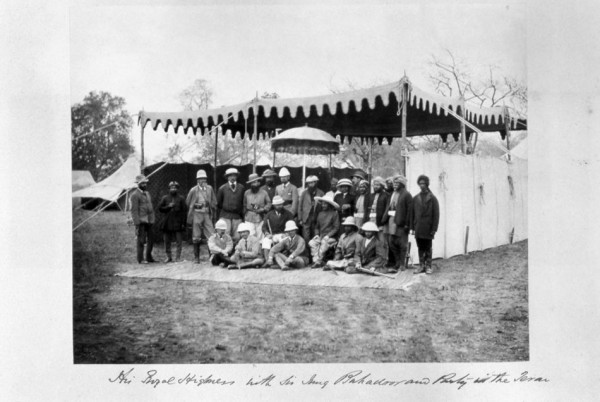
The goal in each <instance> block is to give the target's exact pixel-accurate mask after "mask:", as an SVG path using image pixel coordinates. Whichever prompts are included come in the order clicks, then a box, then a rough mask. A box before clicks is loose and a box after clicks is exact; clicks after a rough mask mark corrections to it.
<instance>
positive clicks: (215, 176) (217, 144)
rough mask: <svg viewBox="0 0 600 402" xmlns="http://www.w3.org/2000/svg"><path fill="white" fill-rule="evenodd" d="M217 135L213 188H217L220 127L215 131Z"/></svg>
mask: <svg viewBox="0 0 600 402" xmlns="http://www.w3.org/2000/svg"><path fill="white" fill-rule="evenodd" d="M214 133H215V169H214V170H213V180H214V182H213V186H214V188H217V151H218V150H219V127H217V128H216V129H215V131H214Z"/></svg>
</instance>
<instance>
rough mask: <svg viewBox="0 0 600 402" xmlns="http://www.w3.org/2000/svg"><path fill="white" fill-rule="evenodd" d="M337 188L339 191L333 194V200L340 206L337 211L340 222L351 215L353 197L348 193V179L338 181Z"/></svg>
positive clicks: (349, 182)
mask: <svg viewBox="0 0 600 402" xmlns="http://www.w3.org/2000/svg"><path fill="white" fill-rule="evenodd" d="M337 188H338V190H339V191H340V192H339V193H338V194H336V195H335V197H334V198H333V201H334V202H335V203H336V204H338V205H339V206H340V209H339V211H338V212H339V215H340V222H341V221H343V220H344V219H346V218H347V217H349V216H352V215H353V210H354V201H355V197H354V195H353V194H350V189H351V188H352V182H351V181H350V180H349V179H341V180H340V181H338V183H337Z"/></svg>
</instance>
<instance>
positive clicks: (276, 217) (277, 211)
mask: <svg viewBox="0 0 600 402" xmlns="http://www.w3.org/2000/svg"><path fill="white" fill-rule="evenodd" d="M283 204H284V201H283V198H281V197H280V196H278V195H276V196H275V198H273V202H272V205H273V209H271V210H270V211H269V212H268V213H267V215H265V220H264V222H263V226H262V230H263V239H262V250H263V255H264V257H265V260H267V259H268V258H269V251H270V250H271V248H272V247H273V246H274V245H275V244H277V243H279V242H280V241H282V240H283V238H284V237H285V224H286V222H288V221H291V220H293V219H294V216H293V215H292V213H291V212H290V211H288V210H287V209H285V208H284V207H283ZM265 266H266V263H265Z"/></svg>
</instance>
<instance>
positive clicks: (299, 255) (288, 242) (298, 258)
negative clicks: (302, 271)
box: [266, 221, 308, 271]
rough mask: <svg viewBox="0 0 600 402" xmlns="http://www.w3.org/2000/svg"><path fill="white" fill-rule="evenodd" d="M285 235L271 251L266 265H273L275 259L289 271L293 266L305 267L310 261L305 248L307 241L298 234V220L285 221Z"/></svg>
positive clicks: (283, 269)
mask: <svg viewBox="0 0 600 402" xmlns="http://www.w3.org/2000/svg"><path fill="white" fill-rule="evenodd" d="M285 234H286V235H287V237H285V238H284V239H283V240H282V241H280V242H279V243H277V244H276V245H275V246H273V248H272V249H271V251H270V252H269V257H268V259H267V262H266V265H270V266H272V265H273V259H275V261H276V262H277V265H278V266H279V268H281V270H282V271H287V270H289V269H292V268H304V267H305V266H306V264H307V262H308V258H306V256H305V255H304V254H305V249H306V243H305V242H304V239H303V238H302V236H300V235H299V234H298V226H296V222H294V221H287V222H286V223H285Z"/></svg>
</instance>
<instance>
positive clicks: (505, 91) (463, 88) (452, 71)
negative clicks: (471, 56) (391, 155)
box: [420, 49, 527, 149]
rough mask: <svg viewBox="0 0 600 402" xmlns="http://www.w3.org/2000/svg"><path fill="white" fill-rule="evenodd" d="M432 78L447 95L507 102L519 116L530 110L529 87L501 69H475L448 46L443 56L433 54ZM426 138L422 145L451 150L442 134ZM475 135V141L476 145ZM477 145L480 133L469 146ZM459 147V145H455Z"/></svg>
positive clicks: (483, 102)
mask: <svg viewBox="0 0 600 402" xmlns="http://www.w3.org/2000/svg"><path fill="white" fill-rule="evenodd" d="M428 64H429V68H430V73H429V79H430V82H431V83H432V85H433V87H434V90H435V91H436V92H437V93H439V94H441V95H444V96H447V97H454V98H457V97H458V98H462V99H464V101H465V102H467V103H468V102H470V103H474V104H476V105H477V106H479V107H493V106H499V105H505V106H507V107H508V108H510V109H511V110H512V111H514V112H515V113H516V114H517V115H518V116H519V117H524V116H525V115H526V113H527V86H526V85H525V84H523V83H521V82H518V81H517V80H516V79H514V78H512V77H508V76H503V75H502V72H501V71H500V68H499V67H497V66H494V65H488V66H486V67H485V68H484V69H483V71H482V70H479V71H473V69H472V68H471V67H470V64H469V63H468V62H467V61H465V60H464V59H461V58H457V57H455V55H454V54H453V53H452V51H450V50H448V49H444V54H443V56H442V57H438V56H436V55H431V59H430V61H429V63H428ZM428 137H429V138H426V139H425V140H424V141H421V142H420V145H424V144H425V145H428V146H429V147H430V148H436V146H437V149H448V148H447V147H448V144H443V142H442V141H441V139H440V138H439V136H434V137H433V138H431V137H430V136H428ZM473 138H475V140H474V141H475V143H474V144H473ZM476 144H477V135H475V136H471V138H470V141H469V143H468V146H469V148H473V147H474V146H475V145H476ZM452 149H456V147H455V146H454V147H452Z"/></svg>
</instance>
